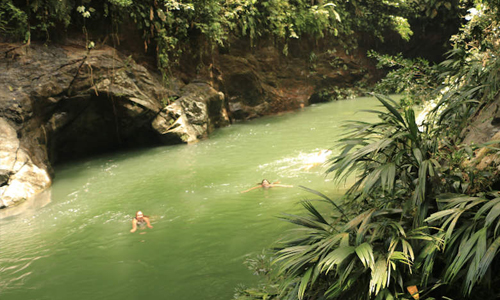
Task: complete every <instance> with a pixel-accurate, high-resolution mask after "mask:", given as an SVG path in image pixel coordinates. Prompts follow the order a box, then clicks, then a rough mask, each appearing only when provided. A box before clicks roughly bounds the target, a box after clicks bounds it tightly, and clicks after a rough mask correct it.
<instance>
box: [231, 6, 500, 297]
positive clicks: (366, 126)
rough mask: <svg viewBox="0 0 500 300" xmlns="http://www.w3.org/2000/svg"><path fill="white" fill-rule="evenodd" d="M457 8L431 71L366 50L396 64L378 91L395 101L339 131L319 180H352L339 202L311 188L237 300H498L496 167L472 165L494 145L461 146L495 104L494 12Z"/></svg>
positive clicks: (425, 65) (382, 98)
mask: <svg viewBox="0 0 500 300" xmlns="http://www.w3.org/2000/svg"><path fill="white" fill-rule="evenodd" d="M463 4H468V5H470V6H469V9H468V13H467V14H466V15H465V16H464V18H465V21H466V23H465V25H464V26H463V27H462V28H461V29H460V31H459V32H458V33H457V34H456V35H454V36H453V37H452V39H451V44H452V46H453V49H452V50H451V51H450V52H449V53H448V56H447V60H445V61H444V62H442V63H441V64H439V65H436V66H431V65H430V64H428V63H426V62H425V63H423V62H422V61H421V60H408V59H404V58H402V57H389V56H383V55H377V54H373V55H375V56H378V57H379V58H380V61H381V64H385V65H387V64H392V66H393V67H395V68H394V69H393V71H392V72H391V73H390V74H389V76H388V77H387V78H386V79H385V80H384V81H383V82H382V84H381V86H380V88H381V89H382V91H383V90H386V91H387V90H388V89H389V90H391V91H394V90H395V91H398V92H401V93H404V94H405V96H406V97H405V98H404V99H405V100H404V101H402V102H401V103H396V102H394V101H392V100H391V99H389V98H388V97H385V96H382V95H380V94H375V95H376V97H377V98H378V99H379V101H380V103H381V106H382V108H383V109H381V110H380V111H377V112H374V113H376V114H378V116H379V121H378V122H376V123H366V122H362V121H359V122H353V123H349V124H346V127H347V129H348V130H349V133H348V134H347V135H346V136H345V138H343V139H342V140H341V141H340V142H339V145H337V146H338V147H340V149H341V153H340V154H339V155H337V156H336V157H334V158H333V159H332V160H331V161H330V163H329V168H328V171H327V173H330V174H331V175H332V176H334V178H336V179H337V180H343V179H345V178H346V177H348V176H351V178H355V181H354V184H353V185H352V186H351V188H350V189H349V190H348V191H347V192H346V194H345V195H344V197H343V198H342V199H340V201H337V202H335V201H333V200H331V199H330V198H329V197H328V196H327V195H323V194H321V193H320V192H317V191H311V193H312V194H313V195H315V196H316V197H315V198H314V199H311V200H307V201H304V202H303V205H304V207H305V209H306V212H307V214H306V215H299V216H285V217H284V219H286V220H287V221H289V222H291V223H294V224H296V225H297V228H296V229H295V230H294V231H293V232H292V234H291V235H290V237H289V238H287V239H285V240H284V241H281V242H279V243H277V245H276V249H273V250H269V252H268V253H266V254H262V255H260V256H258V257H256V258H254V259H251V260H250V261H249V266H250V267H251V269H252V270H254V271H255V272H256V274H259V275H263V278H264V280H263V283H262V285H261V286H259V287H255V288H239V289H238V290H237V292H236V295H235V298H236V299H240V300H241V299H497V298H498V297H499V296H500V288H499V287H500V285H499V281H500V277H499V276H498V275H497V272H498V270H499V267H500V259H499V257H498V253H499V250H500V234H499V233H500V232H499V229H500V192H499V191H497V190H495V188H494V187H495V186H498V175H499V174H498V172H499V171H498V168H497V167H498V166H497V165H496V163H495V162H494V160H493V163H490V164H489V165H488V166H486V167H485V166H481V167H479V166H478V165H477V163H478V162H479V160H480V157H478V151H475V150H477V149H478V148H479V147H482V151H481V152H483V151H487V152H489V153H490V154H493V155H496V154H497V152H498V147H497V144H496V142H491V143H489V144H488V145H467V144H463V142H462V141H463V134H462V133H463V130H464V128H466V127H467V126H468V125H470V123H471V122H472V120H473V119H474V117H475V116H477V114H478V112H479V111H480V110H481V108H483V107H485V106H486V105H488V104H489V103H491V102H492V101H494V100H495V99H497V98H498V96H499V95H498V92H499V86H498V78H497V77H498V70H499V68H498V64H499V59H498V57H499V55H500V51H499V50H500V44H499V43H498V40H499V39H498V38H499V36H498V34H499V25H500V24H499V20H500V15H499V11H498V3H497V1H479V0H478V1H473V3H472V2H470V3H469V2H463ZM396 67H399V68H396ZM422 100H425V101H426V102H432V103H434V109H433V110H432V112H431V113H430V114H429V116H428V117H427V119H426V120H427V121H425V122H424V123H423V124H417V122H416V118H415V112H414V110H413V109H412V105H413V104H414V103H415V102H417V101H422ZM306 189H307V188H306ZM313 200H318V201H322V202H326V203H327V205H328V206H329V207H330V209H324V208H323V209H319V208H316V206H317V205H314V204H313V202H312V201H313ZM321 207H323V206H321Z"/></svg>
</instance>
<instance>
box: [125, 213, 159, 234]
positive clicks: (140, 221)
mask: <svg viewBox="0 0 500 300" xmlns="http://www.w3.org/2000/svg"><path fill="white" fill-rule="evenodd" d="M144 225H147V226H148V228H153V226H151V223H150V222H149V217H148V216H145V215H144V214H143V213H142V211H140V210H138V211H137V212H136V213H135V218H134V219H133V220H132V229H130V232H135V231H136V230H137V227H138V226H144Z"/></svg>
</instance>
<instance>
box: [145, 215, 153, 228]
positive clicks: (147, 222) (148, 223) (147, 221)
mask: <svg viewBox="0 0 500 300" xmlns="http://www.w3.org/2000/svg"><path fill="white" fill-rule="evenodd" d="M144 221H146V225H148V228H153V226H151V223H150V222H149V218H148V217H144Z"/></svg>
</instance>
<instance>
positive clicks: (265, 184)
mask: <svg viewBox="0 0 500 300" xmlns="http://www.w3.org/2000/svg"><path fill="white" fill-rule="evenodd" d="M260 184H261V185H263V186H267V185H270V184H271V183H270V182H269V180H267V179H263V180H262V182H261V183H260Z"/></svg>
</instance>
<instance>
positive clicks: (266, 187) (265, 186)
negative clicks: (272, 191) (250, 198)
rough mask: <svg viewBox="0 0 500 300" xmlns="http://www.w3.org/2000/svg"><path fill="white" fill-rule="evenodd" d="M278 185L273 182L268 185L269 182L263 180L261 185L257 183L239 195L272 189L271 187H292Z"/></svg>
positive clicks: (276, 182)
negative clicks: (256, 190)
mask: <svg viewBox="0 0 500 300" xmlns="http://www.w3.org/2000/svg"><path fill="white" fill-rule="evenodd" d="M278 183H280V182H279V181H275V182H273V183H270V182H269V180H267V179H263V180H262V182H261V183H257V186H254V187H253V188H249V189H248V190H246V191H243V192H241V193H246V192H249V191H251V190H255V189H258V188H263V189H268V188H272V187H293V185H285V184H278Z"/></svg>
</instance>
